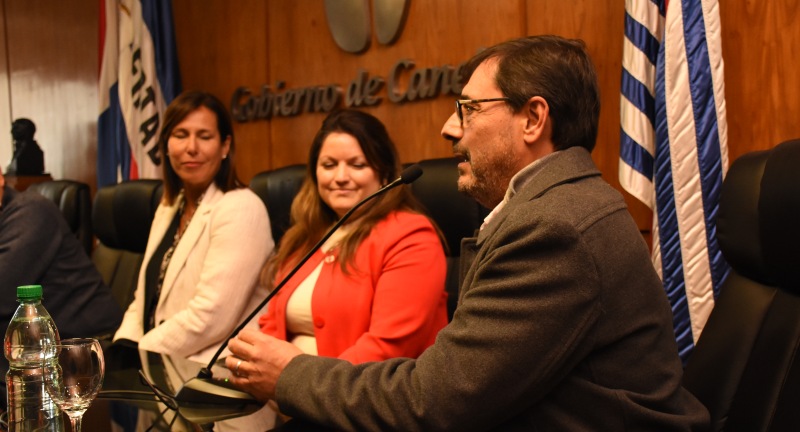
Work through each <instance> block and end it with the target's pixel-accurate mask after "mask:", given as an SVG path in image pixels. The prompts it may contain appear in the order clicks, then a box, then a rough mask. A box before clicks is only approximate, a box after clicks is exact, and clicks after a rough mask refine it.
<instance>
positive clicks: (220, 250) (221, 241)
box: [114, 92, 274, 361]
mask: <svg viewBox="0 0 800 432" xmlns="http://www.w3.org/2000/svg"><path fill="white" fill-rule="evenodd" d="M158 148H159V151H160V152H161V154H162V155H166V157H165V158H164V163H163V176H164V197H163V200H162V202H161V204H160V205H159V207H158V209H157V210H156V214H155V218H154V219H153V224H152V226H151V228H150V237H149V239H148V241H147V249H146V251H145V255H144V261H143V264H142V268H141V270H140V272H139V280H138V285H137V288H136V293H135V296H134V300H133V302H132V303H131V304H130V306H129V307H128V310H127V312H126V313H125V316H124V318H123V321H122V324H121V326H120V328H119V329H118V330H117V332H116V334H115V336H114V340H115V341H117V340H120V339H127V340H130V341H133V342H137V343H138V346H139V348H140V349H144V350H148V351H154V352H159V353H164V354H170V355H178V356H182V357H189V356H192V357H194V358H196V359H198V360H201V361H203V360H205V361H208V359H210V358H211V356H212V355H213V354H214V352H215V351H216V350H217V349H218V348H219V346H220V344H221V343H222V342H223V341H224V340H225V339H226V337H227V336H229V335H230V334H231V332H232V331H233V329H234V328H235V327H236V326H237V325H238V324H239V322H240V320H242V319H243V318H244V317H245V316H246V315H247V314H248V313H249V312H251V310H252V308H254V307H256V305H257V304H258V303H259V301H260V300H262V299H263V298H264V297H265V296H266V292H265V291H262V290H263V288H260V287H259V286H258V284H257V281H258V275H259V271H260V269H261V267H262V265H263V264H264V262H265V261H266V259H267V256H268V255H269V254H270V253H271V252H272V249H273V245H274V243H273V240H272V235H271V231H270V224H269V217H268V215H267V211H266V208H265V207H264V204H263V202H262V201H261V200H260V199H259V198H258V197H257V196H256V195H255V194H254V193H253V192H251V191H250V190H249V189H247V188H246V187H245V186H244V185H243V184H242V183H241V182H240V181H239V179H238V178H237V177H236V171H235V169H234V166H233V161H232V159H233V155H234V148H235V146H234V137H233V126H232V122H231V118H230V116H229V114H228V112H227V110H226V109H225V106H224V105H223V104H222V102H220V101H219V100H218V99H217V98H216V97H214V96H212V95H210V94H208V93H201V92H191V93H184V94H182V95H180V96H178V97H177V98H176V99H175V100H174V101H173V102H172V103H171V104H170V106H169V107H168V108H167V111H166V114H165V116H164V125H163V128H162V131H161V134H160V136H159V141H158ZM254 325H256V324H255V323H254Z"/></svg>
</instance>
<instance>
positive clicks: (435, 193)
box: [411, 158, 488, 318]
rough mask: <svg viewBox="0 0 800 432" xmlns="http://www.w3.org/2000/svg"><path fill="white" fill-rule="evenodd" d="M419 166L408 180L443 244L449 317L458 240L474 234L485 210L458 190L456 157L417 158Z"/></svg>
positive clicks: (453, 303)
mask: <svg viewBox="0 0 800 432" xmlns="http://www.w3.org/2000/svg"><path fill="white" fill-rule="evenodd" d="M419 165H420V167H422V177H420V178H419V179H417V181H415V182H414V183H411V191H412V192H413V193H414V196H415V197H416V198H417V199H418V200H419V201H420V203H422V206H423V207H424V208H425V210H426V211H427V213H428V216H430V218H431V219H433V220H434V221H435V222H436V225H438V226H439V229H440V230H441V231H442V234H443V235H444V239H445V243H446V244H447V281H446V283H445V287H446V289H447V293H448V298H447V313H448V318H452V317H453V312H454V311H455V308H456V303H457V302H458V290H459V286H458V278H459V272H458V267H459V257H460V255H461V239H463V238H464V237H472V236H473V235H474V234H475V231H476V230H477V229H478V228H480V226H481V223H482V222H483V218H484V217H486V215H487V214H488V211H487V210H486V209H485V208H483V207H482V206H480V205H479V204H478V203H477V202H476V201H475V200H474V199H472V198H470V197H468V196H466V195H464V194H462V193H461V192H459V191H458V186H457V183H456V182H457V180H458V160H456V159H455V158H440V159H427V160H422V161H420V162H419Z"/></svg>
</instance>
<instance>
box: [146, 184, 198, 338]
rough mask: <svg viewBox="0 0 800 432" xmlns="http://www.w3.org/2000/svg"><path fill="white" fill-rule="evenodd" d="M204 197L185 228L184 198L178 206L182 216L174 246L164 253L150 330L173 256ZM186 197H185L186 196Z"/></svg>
mask: <svg viewBox="0 0 800 432" xmlns="http://www.w3.org/2000/svg"><path fill="white" fill-rule="evenodd" d="M203 196H205V193H203V194H202V195H200V197H199V198H197V201H196V202H195V206H194V210H193V211H192V213H191V214H189V216H188V218H187V219H186V222H185V223H183V228H181V226H180V225H181V223H182V222H183V219H184V216H185V215H184V213H183V210H184V208H185V207H186V199H185V198H184V199H183V200H181V203H180V205H179V206H178V214H179V215H180V216H179V219H178V229H177V230H175V237H173V238H172V245H171V246H170V247H169V249H167V251H166V252H164V258H163V259H162V260H161V267H160V268H159V272H158V281H157V284H156V292H155V294H154V296H155V297H154V299H155V301H156V307H154V308H153V309H152V312H151V314H150V316H149V317H148V319H149V321H150V328H154V327H155V324H156V323H155V318H156V309H157V308H158V299H159V297H160V296H161V287H162V285H163V284H164V276H166V275H167V268H168V267H169V262H170V260H171V259H172V254H173V253H174V252H175V248H176V247H178V243H180V241H181V237H183V233H184V232H186V228H188V227H189V224H190V223H191V222H192V218H193V217H194V214H195V213H197V209H198V208H199V207H200V202H201V201H203ZM184 197H185V195H184ZM173 223H174V222H173Z"/></svg>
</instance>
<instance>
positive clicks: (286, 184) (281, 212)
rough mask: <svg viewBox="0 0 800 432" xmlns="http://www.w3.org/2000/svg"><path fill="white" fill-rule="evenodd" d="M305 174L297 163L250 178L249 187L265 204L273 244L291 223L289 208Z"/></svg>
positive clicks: (304, 167) (302, 166)
mask: <svg viewBox="0 0 800 432" xmlns="http://www.w3.org/2000/svg"><path fill="white" fill-rule="evenodd" d="M305 175H306V166H305V165H304V164H297V165H289V166H285V167H282V168H277V169H274V170H269V171H264V172H261V173H258V174H256V175H255V176H254V177H253V179H252V180H250V189H252V190H253V192H255V193H256V195H258V197H259V198H261V200H262V201H264V205H266V206H267V212H268V213H269V222H270V224H271V225H272V239H273V240H274V241H275V244H278V242H279V241H280V239H281V237H283V233H285V232H286V230H287V229H289V226H290V225H291V223H290V220H289V210H290V209H291V207H292V200H294V196H295V195H297V192H298V191H299V190H300V185H302V184H303V177H305Z"/></svg>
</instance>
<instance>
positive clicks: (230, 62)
mask: <svg viewBox="0 0 800 432" xmlns="http://www.w3.org/2000/svg"><path fill="white" fill-rule="evenodd" d="M172 5H173V15H174V23H175V38H176V43H177V46H178V60H179V63H180V68H181V80H182V83H183V88H184V90H204V91H208V92H211V93H212V94H214V95H216V96H217V97H219V98H220V99H221V100H222V101H223V102H225V103H226V104H228V103H229V101H230V97H231V95H232V94H233V91H234V90H235V89H236V87H238V86H242V85H244V86H248V87H253V88H259V87H260V86H261V83H263V82H266V81H268V65H269V61H270V60H269V52H268V49H267V38H268V36H267V34H268V33H267V29H268V24H267V23H268V17H267V3H266V2H264V1H262V0H237V1H236V2H229V1H227V0H213V1H204V2H202V4H198V3H197V2H196V1H193V0H173V3H172ZM269 129H270V124H269V122H257V123H244V124H241V123H239V124H235V125H234V135H235V136H236V155H235V159H236V161H235V162H236V168H237V170H238V173H239V177H240V178H241V179H242V181H245V182H249V181H250V178H252V176H253V175H255V174H256V173H258V172H260V171H262V170H264V169H266V168H268V167H270V166H272V161H271V153H270V147H271V145H270V140H269Z"/></svg>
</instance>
